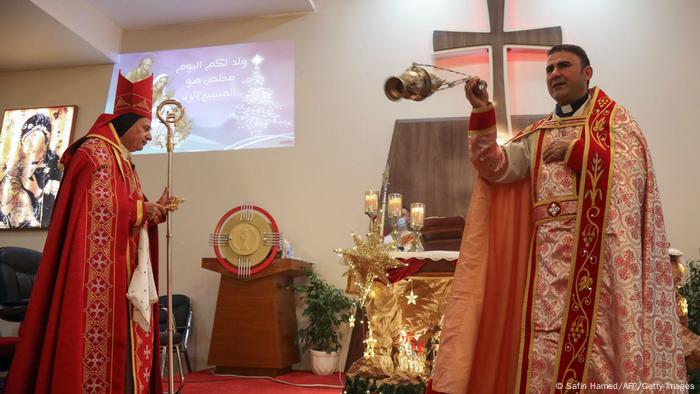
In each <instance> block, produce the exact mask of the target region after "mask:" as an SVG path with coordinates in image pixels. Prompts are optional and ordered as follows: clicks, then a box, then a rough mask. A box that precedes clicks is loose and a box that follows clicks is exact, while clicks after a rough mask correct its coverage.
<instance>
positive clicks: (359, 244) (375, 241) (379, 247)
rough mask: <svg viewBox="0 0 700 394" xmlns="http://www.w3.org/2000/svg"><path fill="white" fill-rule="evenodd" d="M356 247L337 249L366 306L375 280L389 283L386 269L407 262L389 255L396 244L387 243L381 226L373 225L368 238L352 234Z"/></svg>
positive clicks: (361, 300) (361, 302)
mask: <svg viewBox="0 0 700 394" xmlns="http://www.w3.org/2000/svg"><path fill="white" fill-rule="evenodd" d="M352 238H353V241H354V242H355V247H354V248H352V249H336V251H335V252H336V253H337V254H338V255H340V256H342V257H343V259H344V260H345V263H346V264H347V265H348V270H347V271H346V272H345V275H350V277H351V278H355V280H356V285H357V286H358V287H359V288H360V291H361V294H362V295H361V298H360V305H361V306H364V305H365V301H366V299H367V296H368V295H369V290H370V288H371V287H372V283H374V281H375V280H379V281H381V282H382V283H384V284H385V285H388V284H389V279H388V277H387V273H386V271H387V270H388V269H391V268H398V267H404V266H405V265H406V264H404V263H401V262H399V261H398V260H396V259H395V258H393V257H391V256H390V255H389V252H391V251H393V250H395V248H396V247H395V246H393V245H391V244H385V243H384V238H383V237H382V235H381V233H380V232H379V226H373V228H372V229H371V230H370V232H369V234H367V237H366V239H362V237H361V236H359V235H356V234H352Z"/></svg>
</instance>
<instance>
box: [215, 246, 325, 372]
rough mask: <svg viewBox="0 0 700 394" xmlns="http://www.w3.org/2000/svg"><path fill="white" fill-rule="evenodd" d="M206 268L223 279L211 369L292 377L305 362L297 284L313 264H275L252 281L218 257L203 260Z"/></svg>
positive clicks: (299, 262) (287, 260) (282, 261)
mask: <svg viewBox="0 0 700 394" xmlns="http://www.w3.org/2000/svg"><path fill="white" fill-rule="evenodd" d="M202 267H203V268H206V269H208V270H211V271H214V272H218V273H220V274H221V282H220V283H219V296H218V298H217V301H216V312H215V315H214V327H213V328H212V333H211V342H210V344H209V360H208V361H207V362H208V364H209V365H214V366H215V367H216V369H215V372H216V373H224V374H226V373H228V374H237V375H265V376H276V375H281V374H284V373H288V372H290V371H291V370H292V368H291V367H292V364H294V363H296V362H299V347H298V346H297V345H296V344H295V341H294V336H295V335H296V332H297V319H296V306H295V302H294V290H293V288H292V285H293V279H294V277H295V276H300V275H303V274H304V269H305V268H311V263H307V262H304V261H301V260H294V259H275V260H274V261H273V262H272V264H270V266H269V267H267V268H266V269H264V270H262V271H261V272H259V273H258V274H255V275H253V276H251V277H250V278H239V277H238V275H236V274H234V273H232V272H230V271H228V270H227V269H226V268H224V267H222V266H221V264H220V263H219V262H218V261H217V260H216V259H215V258H203V259H202Z"/></svg>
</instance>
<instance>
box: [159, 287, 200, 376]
mask: <svg viewBox="0 0 700 394" xmlns="http://www.w3.org/2000/svg"><path fill="white" fill-rule="evenodd" d="M158 303H159V304H160V319H159V323H160V351H161V371H162V372H163V373H164V372H165V362H166V359H167V350H168V298H167V296H161V297H160V298H159V300H158ZM173 322H174V324H175V331H174V332H173V351H174V352H175V353H176V354H177V361H178V367H179V369H180V376H181V377H182V376H183V373H182V354H183V353H184V355H185V363H186V364H187V371H188V373H189V372H192V366H191V364H190V358H189V355H188V354H187V344H188V341H189V338H190V331H191V329H192V301H191V300H190V297H188V296H186V295H184V294H173Z"/></svg>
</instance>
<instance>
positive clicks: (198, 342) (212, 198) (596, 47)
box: [0, 0, 700, 368]
mask: <svg viewBox="0 0 700 394" xmlns="http://www.w3.org/2000/svg"><path fill="white" fill-rule="evenodd" d="M316 3H317V10H318V12H317V13H315V14H310V15H304V16H295V17H284V18H268V19H256V20H252V21H238V22H218V23H210V24H198V25H188V26H177V27H169V28H161V29H157V30H145V31H133V32H126V33H125V36H124V38H123V51H124V52H138V51H149V50H162V49H176V48H187V47H195V46H207V45H222V44H231V43H238V42H251V41H264V40H278V39H292V40H294V41H295V45H296V65H295V72H296V133H297V140H296V146H295V147H294V148H290V149H274V150H249V151H237V152H214V153H184V154H178V155H177V156H176V159H175V185H174V190H175V192H176V194H178V195H180V196H182V197H184V198H186V199H187V202H186V203H185V204H184V205H183V207H182V209H181V211H179V212H178V213H177V215H176V217H175V220H176V223H175V235H176V239H175V245H174V255H175V273H174V288H175V291H176V292H182V293H185V294H189V295H190V296H191V297H192V298H193V300H194V309H195V316H196V317H195V326H196V330H195V335H194V338H193V339H194V344H193V348H192V349H193V350H194V352H192V353H191V355H193V356H194V357H195V359H196V360H195V362H196V365H197V367H198V368H202V367H204V366H205V365H206V357H207V354H208V346H209V336H210V332H211V326H212V320H213V312H214V307H215V301H216V293H217V288H218V277H219V275H218V274H214V273H211V272H209V271H206V270H204V269H202V268H201V258H202V257H210V256H213V251H212V250H211V248H210V247H209V246H208V245H207V236H208V234H209V233H210V232H211V231H212V230H213V228H214V225H215V224H216V222H217V221H218V220H219V218H220V217H221V216H222V215H223V214H224V213H225V212H226V211H227V210H229V209H230V208H232V207H233V206H235V205H237V204H239V203H240V202H241V201H245V200H252V201H255V202H256V203H257V204H259V205H261V206H263V207H265V209H267V210H268V211H269V212H270V213H271V214H272V215H273V216H274V217H275V218H276V219H277V221H278V224H279V225H280V228H281V231H283V232H284V233H285V235H286V236H287V237H288V238H289V240H290V241H291V242H292V244H293V245H294V248H295V250H296V252H297V254H298V255H299V256H300V257H303V258H305V259H306V260H308V261H312V262H315V263H317V269H318V271H319V272H320V273H321V275H322V276H323V277H325V278H327V279H328V280H329V281H331V282H332V283H334V284H335V285H337V286H339V287H344V284H345V283H344V282H345V281H344V278H342V277H341V274H342V272H343V271H344V267H343V266H342V265H340V264H339V263H338V259H337V257H336V256H335V255H334V254H333V253H332V251H333V249H335V248H338V247H348V246H350V245H351V244H352V243H351V239H350V232H351V231H356V232H362V231H365V230H366V226H367V222H366V218H365V216H363V215H362V213H361V210H362V193H363V192H364V191H365V190H366V189H369V188H376V187H378V185H379V182H380V177H381V172H382V170H383V167H384V163H385V160H386V157H387V153H388V147H389V143H390V140H391V134H392V130H393V124H394V121H395V120H396V119H406V118H429V117H446V116H464V115H465V114H466V113H467V112H468V110H469V107H468V104H467V103H466V101H465V99H464V98H463V97H464V96H463V91H462V90H461V89H459V88H456V89H453V90H451V91H447V92H442V93H439V94H437V95H435V96H433V97H431V98H429V99H427V100H426V101H424V102H421V103H415V102H400V103H392V102H389V101H388V100H387V99H386V98H385V97H384V95H383V91H382V85H383V82H384V79H385V78H386V77H387V76H389V75H393V74H397V73H399V72H400V71H402V70H403V69H404V68H406V67H407V66H408V65H409V64H410V63H411V62H413V61H416V62H421V63H428V62H430V61H431V57H432V32H433V30H434V29H445V30H462V31H483V30H485V29H487V26H488V23H487V19H486V18H487V17H486V10H485V2H484V1H483V0H440V1H428V0H318V1H317V2H316ZM508 3H514V7H516V6H517V8H514V9H512V10H510V11H509V14H508V15H507V18H506V21H507V24H508V27H509V28H511V29H514V28H530V27H543V26H553V25H561V26H562V29H563V33H564V41H565V42H572V43H577V44H580V45H582V46H583V47H584V48H586V49H587V50H588V52H589V55H590V57H591V61H592V62H593V67H594V69H595V74H594V81H595V83H598V84H600V85H601V86H602V87H603V88H604V89H605V90H606V91H607V92H608V93H609V94H610V95H611V96H612V97H613V98H615V99H617V100H618V101H619V102H620V103H622V104H623V105H625V106H627V107H628V108H629V109H630V110H631V111H632V113H633V114H634V115H635V117H636V118H637V120H638V121H639V123H640V124H641V126H642V128H643V129H644V131H645V133H646V135H647V138H648V140H649V144H650V146H651V150H652V154H653V157H654V162H655V166H656V169H657V176H658V178H659V181H660V185H661V193H662V198H663V203H664V208H665V212H666V219H667V228H668V232H669V238H670V239H671V241H672V242H673V245H674V246H675V247H676V248H679V249H682V250H685V251H686V252H688V253H689V255H690V257H691V258H693V257H697V253H698V251H697V247H698V245H700V236H698V231H697V230H696V226H695V224H696V223H700V212H699V211H698V209H697V208H696V207H695V205H694V204H693V202H694V200H695V199H696V196H698V195H700V182H698V181H699V179H698V174H697V170H698V164H697V161H696V160H694V159H693V155H694V154H695V152H696V149H697V148H696V147H697V146H699V145H700V144H699V143H700V137H699V136H698V133H697V132H696V131H695V130H694V127H693V126H694V122H693V120H694V118H693V115H694V112H695V107H696V105H695V104H696V102H697V97H696V92H697V91H700V80H699V79H698V77H697V72H696V70H695V69H696V65H697V64H699V63H700V62H699V60H700V55H699V54H698V52H697V50H696V49H695V48H696V45H695V44H694V42H693V41H694V39H695V38H696V37H700V26H699V25H698V24H697V23H696V22H695V18H696V16H697V15H700V2H697V1H695V0H684V1H682V0H674V1H672V2H664V3H659V2H657V1H654V0H618V1H615V2H609V1H602V0H596V1H588V2H585V3H584V2H581V1H573V0H569V1H560V2H551V1H545V0H518V1H509V2H508ZM662 4H663V6H662ZM662 7H663V8H662ZM582 15H586V18H585V19H584V18H582ZM520 66H522V69H519V75H530V78H534V79H537V78H540V79H541V82H540V83H539V88H536V86H538V84H537V82H532V81H529V82H527V83H526V84H525V85H523V86H525V87H526V89H520V90H518V92H519V93H518V94H519V95H518V96H516V97H514V98H513V99H514V100H525V101H526V103H524V104H520V105H519V106H518V108H523V111H525V112H527V111H531V110H532V111H534V110H537V111H538V112H547V111H549V110H551V108H552V106H553V103H552V101H551V100H550V99H549V98H548V97H547V96H546V89H545V87H544V71H543V69H544V67H543V66H542V67H541V70H542V71H541V74H539V71H538V69H539V68H538V66H537V65H536V64H534V65H533V64H530V63H528V62H523V63H522V65H519V66H517V67H520ZM474 67H475V68H474V70H475V71H470V72H476V73H480V72H482V71H480V70H481V69H482V68H480V67H481V66H479V65H478V64H477V65H475V66H474ZM91 70H92V68H91ZM467 70H468V71H469V67H467ZM92 72H93V73H94V77H95V78H97V77H99V76H100V75H103V74H104V76H103V77H101V78H103V79H100V80H99V82H98V81H93V83H90V84H88V83H85V82H82V81H80V82H79V81H75V83H76V84H79V85H80V88H81V89H83V92H82V93H79V94H78V97H79V99H80V100H82V101H85V102H88V101H89V102H91V101H92V100H98V99H103V98H104V95H100V94H101V93H102V92H105V91H106V83H107V79H108V78H109V76H108V72H103V71H102V69H94V70H93V71H92ZM98 74H99V75H98ZM28 75H29V74H28ZM30 75H32V76H36V77H37V79H39V80H42V81H44V80H50V79H51V78H52V77H56V78H59V81H61V80H62V79H64V78H65V79H67V80H69V81H72V80H73V78H74V75H73V74H70V75H66V76H64V75H62V74H61V73H60V71H42V72H36V74H30ZM32 79H33V77H32ZM16 81H17V82H16ZM7 84H9V85H11V86H15V87H16V86H18V85H19V86H26V87H27V89H28V90H29V91H32V89H36V88H37V87H39V86H40V85H39V82H33V81H32V80H28V78H26V77H25V76H24V74H16V73H13V74H9V75H7V74H6V75H3V74H0V104H2V105H3V106H11V107H16V106H20V105H29V104H31V105H39V104H42V105H43V104H54V103H56V102H55V101H51V100H49V101H50V102H48V103H46V101H47V99H44V98H42V97H41V96H39V95H35V96H31V95H30V93H26V92H20V91H17V90H16V88H13V89H12V90H10V91H9V92H6V90H5V89H6V88H5V87H6V86H7ZM93 87H96V88H93ZM529 89H539V90H536V91H533V92H532V94H531V95H528V94H526V93H527V92H526V91H527V90H529ZM59 93H60V92H59ZM66 94H67V93H66ZM76 100H77V99H76ZM59 101H60V102H61V103H66V102H67V101H71V100H59ZM78 104H79V105H80V103H78ZM101 104H102V103H101V102H100V103H94V106H93V107H90V108H92V113H91V114H88V109H87V108H83V107H81V112H80V116H81V117H82V116H86V117H88V118H90V120H87V121H83V122H81V119H82V118H81V119H79V126H80V127H81V130H86V129H87V127H89V123H90V122H91V120H92V118H93V117H94V116H96V115H97V114H98V113H99V112H100V110H101V107H100V105H101ZM136 164H137V168H138V170H139V172H140V174H141V179H142V182H143V184H144V189H145V191H146V192H147V194H148V195H150V196H151V197H157V196H158V195H159V193H160V191H161V190H162V187H163V186H164V184H165V181H166V180H165V168H166V167H165V166H166V163H165V156H139V157H138V158H137V159H136ZM163 232H164V231H163ZM0 237H2V238H1V239H0V243H1V244H14V245H25V246H33V247H36V248H41V243H42V240H43V235H42V234H41V233H17V232H13V233H0ZM162 245H164V242H163V243H162ZM163 257H164V255H163ZM161 269H162V268H161Z"/></svg>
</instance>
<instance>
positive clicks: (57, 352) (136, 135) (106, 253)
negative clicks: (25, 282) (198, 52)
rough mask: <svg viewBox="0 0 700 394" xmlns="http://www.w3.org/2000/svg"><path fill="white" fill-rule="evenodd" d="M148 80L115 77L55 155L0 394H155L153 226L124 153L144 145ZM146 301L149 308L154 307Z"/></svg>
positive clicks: (151, 205)
mask: <svg viewBox="0 0 700 394" xmlns="http://www.w3.org/2000/svg"><path fill="white" fill-rule="evenodd" d="M151 92H152V76H151V77H148V78H146V79H144V80H141V81H138V82H134V83H132V82H130V81H129V80H127V79H126V78H124V77H123V76H122V75H121V74H120V75H119V80H118V83H117V92H116V99H115V106H114V113H113V114H102V115H100V116H99V117H98V118H97V121H96V122H95V124H94V125H93V126H92V128H91V129H90V131H89V132H88V133H87V134H86V135H85V136H84V137H82V138H80V139H79V140H78V141H76V142H75V143H74V144H73V145H71V146H70V147H69V148H68V150H66V152H65V153H64V154H63V157H62V158H61V163H62V164H63V166H64V168H65V173H64V177H63V181H62V184H61V188H60V190H59V193H58V197H57V200H56V205H55V209H54V213H53V219H52V221H51V224H50V225H49V230H48V236H47V238H46V244H45V245H44V251H43V254H42V257H41V263H40V266H39V272H38V273H37V278H36V282H35V284H34V288H33V292H32V295H31V299H30V302H29V307H28V310H27V314H26V318H25V320H24V322H23V323H22V326H21V328H20V339H19V343H18V345H17V349H16V353H15V357H14V360H13V363H12V366H11V368H10V372H9V375H8V381H7V386H6V388H5V390H6V392H8V393H18V394H21V393H80V392H86V393H98V392H99V393H125V392H126V393H149V392H150V393H156V392H158V393H160V392H161V391H162V386H161V378H160V376H161V374H160V363H159V357H158V354H159V352H158V347H159V328H158V307H157V302H158V293H157V290H156V285H155V284H156V283H157V282H158V279H157V276H158V238H157V227H156V225H157V224H158V223H161V222H163V221H164V220H165V217H166V214H167V209H166V205H168V204H169V202H170V201H169V198H168V191H167V190H165V191H164V192H163V195H162V196H161V198H160V199H159V200H158V202H149V201H147V200H146V198H145V197H144V195H143V192H142V191H141V183H140V181H139V177H138V174H137V172H136V167H135V166H134V164H133V162H132V158H131V152H135V151H139V150H141V149H143V147H144V145H145V144H146V143H148V141H149V140H151V104H152V101H151V100H152V94H151ZM154 304H156V305H154Z"/></svg>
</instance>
